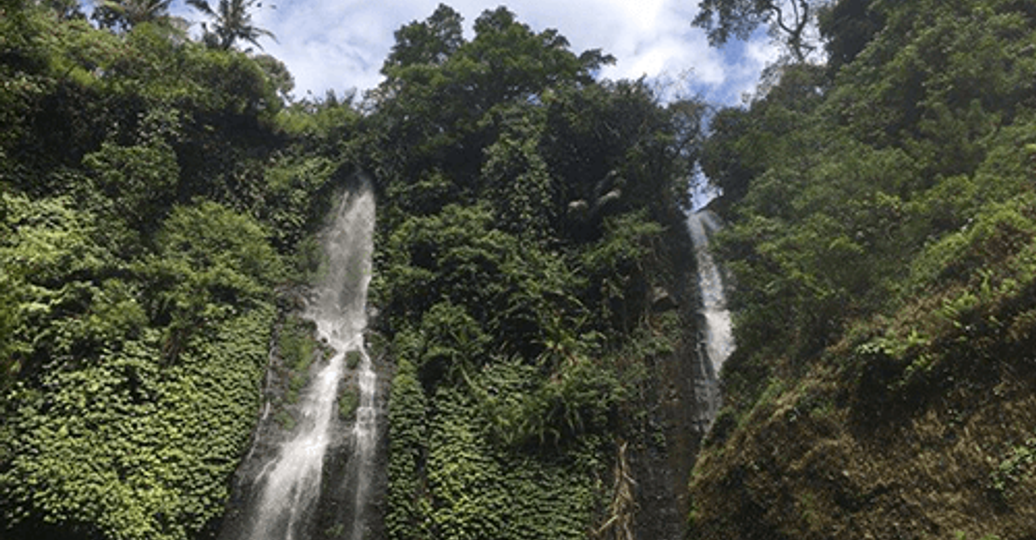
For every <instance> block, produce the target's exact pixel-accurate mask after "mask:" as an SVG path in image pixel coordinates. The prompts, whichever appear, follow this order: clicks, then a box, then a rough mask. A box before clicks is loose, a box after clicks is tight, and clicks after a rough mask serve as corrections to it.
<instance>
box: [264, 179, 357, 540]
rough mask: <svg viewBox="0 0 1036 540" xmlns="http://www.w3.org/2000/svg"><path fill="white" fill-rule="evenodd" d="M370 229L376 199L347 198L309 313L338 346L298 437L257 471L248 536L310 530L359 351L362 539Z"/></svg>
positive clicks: (311, 395) (291, 539) (327, 243)
mask: <svg viewBox="0 0 1036 540" xmlns="http://www.w3.org/2000/svg"><path fill="white" fill-rule="evenodd" d="M373 231H374V197H373V195H372V194H371V193H370V191H369V189H364V190H362V191H361V192H360V193H358V194H355V195H353V196H351V197H346V198H345V199H343V201H342V202H341V205H340V206H339V208H338V209H337V212H336V214H335V221H334V223H333V224H332V225H331V227H330V228H329V229H328V231H327V232H326V236H325V238H324V250H325V253H326V254H327V258H328V265H327V270H326V274H325V276H324V278H323V279H322V280H321V283H320V286H319V287H318V289H317V290H316V291H315V292H316V294H315V298H314V300H313V301H312V302H311V303H310V306H309V309H308V310H307V314H306V315H307V317H309V318H310V319H312V320H313V321H314V322H316V324H317V334H318V337H319V338H320V339H321V340H323V341H325V342H326V343H327V344H329V345H330V346H331V347H332V348H333V349H334V351H335V352H334V355H333V356H332V357H331V359H330V360H329V361H328V362H327V365H325V366H323V367H322V368H321V369H320V370H319V372H318V373H317V374H316V376H315V377H314V380H313V381H312V382H311V383H310V386H309V387H308V388H307V390H306V393H305V395H304V397H303V401H302V403H301V409H300V410H301V417H302V419H301V421H300V422H301V423H300V425H299V427H298V429H297V431H296V434H295V436H294V438H293V439H292V440H290V441H288V442H287V443H286V444H285V445H284V446H283V447H282V448H281V449H280V453H279V455H278V457H277V459H276V460H274V461H271V462H270V463H269V464H268V465H266V467H264V469H263V471H262V472H261V473H260V475H259V482H261V483H262V486H263V487H262V495H261V499H260V502H259V506H258V509H257V516H256V520H255V522H254V525H253V527H252V531H251V536H250V538H254V539H263V540H273V539H278V540H280V539H284V540H295V539H297V538H300V537H301V536H303V535H305V530H306V527H307V525H308V523H307V520H311V519H312V514H313V512H314V511H315V505H316V503H317V502H318V500H319V498H320V492H321V487H322V480H323V478H322V477H323V470H324V456H325V454H326V453H327V449H328V446H329V444H331V443H332V441H331V439H332V436H333V432H334V431H333V427H334V420H335V415H336V412H337V411H336V407H335V402H336V400H337V398H338V386H339V382H340V381H341V379H342V377H343V375H344V373H345V370H346V365H345V364H346V361H345V360H346V357H347V356H348V355H349V354H358V355H359V356H360V363H359V364H358V365H357V376H358V378H359V389H360V405H359V408H358V410H357V413H356V425H355V426H354V428H353V431H352V434H353V456H352V459H350V463H349V467H350V469H351V470H352V469H353V468H355V475H356V478H357V489H356V503H355V504H356V511H355V513H354V519H353V538H355V539H357V540H359V539H360V538H361V537H362V536H358V535H362V531H363V524H362V523H361V518H362V509H363V505H364V502H365V500H366V496H367V491H368V487H369V484H370V476H371V471H370V468H371V466H372V461H373V460H372V455H373V451H374V447H375V443H376V438H377V416H376V410H375V407H374V392H375V387H376V382H377V377H376V375H375V373H374V371H373V369H372V366H371V361H370V358H369V357H368V355H367V352H366V350H365V348H364V342H363V331H364V329H365V328H366V325H367V317H366V311H365V310H366V303H367V286H368V284H369V282H370V277H371V253H372V251H373ZM300 540H301V539H300Z"/></svg>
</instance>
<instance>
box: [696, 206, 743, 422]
mask: <svg viewBox="0 0 1036 540" xmlns="http://www.w3.org/2000/svg"><path fill="white" fill-rule="evenodd" d="M719 228H720V225H719V222H718V221H717V220H716V216H715V215H713V213H712V212H710V211H708V210H700V211H698V212H695V213H693V214H691V215H690V216H689V217H688V218H687V229H688V231H689V232H690V234H691V240H692V241H693V242H694V254H695V257H696V260H697V263H698V289H699V291H700V293H701V309H700V313H701V316H702V321H703V322H704V328H703V331H702V341H701V345H702V346H701V347H700V351H699V355H698V356H699V357H700V358H701V366H702V373H701V374H700V377H699V379H700V381H701V382H700V384H699V385H698V386H697V391H698V392H699V405H700V406H701V414H700V416H699V418H700V421H701V427H702V429H703V430H705V429H708V426H709V425H711V423H712V421H713V420H714V419H715V418H716V414H717V413H718V412H719V406H720V394H719V373H720V369H721V368H722V367H723V362H725V361H726V359H727V358H728V357H729V356H730V354H731V353H732V352H734V336H733V332H732V324H731V320H730V311H729V310H727V298H726V294H725V293H724V290H723V278H722V276H721V275H720V269H719V266H718V265H716V261H714V260H713V258H712V253H711V252H710V251H709V237H710V235H711V234H713V233H714V232H715V231H717V230H718V229H719Z"/></svg>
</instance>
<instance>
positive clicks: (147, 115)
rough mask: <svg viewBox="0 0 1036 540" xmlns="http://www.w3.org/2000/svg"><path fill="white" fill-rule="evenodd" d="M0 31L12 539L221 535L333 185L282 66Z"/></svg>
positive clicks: (160, 46) (155, 33) (72, 15)
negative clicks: (305, 243)
mask: <svg viewBox="0 0 1036 540" xmlns="http://www.w3.org/2000/svg"><path fill="white" fill-rule="evenodd" d="M0 12H2V15H0V50H2V54H0V79H2V81H3V84H2V90H0V115H2V117H0V123H2V129H0V134H2V135H0V137H2V140H0V187H2V194H0V197H2V201H3V202H2V206H0V370H2V371H0V393H2V394H0V395H2V398H0V411H2V412H0V417H2V420H0V509H2V510H0V511H2V516H3V517H2V519H0V521H2V522H3V523H4V529H5V530H4V531H3V532H0V535H2V536H4V537H5V538H12V537H13V538H40V537H54V538H188V537H197V536H198V535H199V534H202V533H204V534H210V533H211V532H212V531H210V530H208V529H209V528H210V527H211V525H212V524H213V523H214V522H215V520H217V519H218V518H219V516H220V515H221V513H222V506H223V503H224V501H225V500H226V497H227V487H228V485H229V482H228V478H229V477H230V475H231V474H232V473H233V471H234V469H235V467H236V466H237V463H238V460H239V459H240V457H241V455H242V453H243V451H244V450H245V449H246V445H247V444H248V441H249V436H250V431H251V429H252V427H253V425H254V423H255V416H256V412H257V410H258V407H259V385H260V382H261V381H262V378H263V374H264V371H265V369H266V364H267V357H268V354H269V344H270V341H271V333H272V332H273V331H274V330H275V321H276V320H277V319H278V318H279V317H281V316H283V313H282V315H278V310H277V305H276V304H277V303H278V301H279V299H285V298H287V297H286V296H285V295H283V294H282V295H278V294H277V293H276V292H275V291H276V288H277V287H280V286H283V285H287V284H290V283H291V282H292V281H297V280H300V279H302V276H303V273H301V270H300V269H302V268H308V266H307V264H308V263H307V262H306V259H305V257H296V256H295V254H296V253H303V254H305V253H308V251H307V250H305V249H300V245H299V244H300V240H301V239H302V238H303V237H305V236H306V235H307V234H308V231H310V230H311V229H312V228H313V227H315V226H316V225H317V224H318V223H319V222H318V220H317V219H315V216H320V215H322V214H323V212H324V210H323V207H324V205H326V204H328V202H327V201H325V200H324V199H326V198H327V190H328V189H331V186H333V184H334V183H335V178H336V174H337V173H336V171H337V166H336V165H334V161H333V160H331V159H330V158H329V157H327V154H326V153H325V152H323V151H321V150H319V149H316V150H314V149H311V148H310V146H311V145H312V143H311V142H310V141H311V137H309V136H308V135H307V132H306V131H305V129H302V128H300V127H298V126H297V125H296V124H298V122H293V118H294V115H295V114H296V113H295V111H294V110H292V109H285V108H284V103H283V101H282V99H281V97H280V96H279V95H278V91H279V90H283V82H284V79H283V78H278V77H277V76H276V75H277V74H278V73H282V72H283V66H278V64H279V63H277V62H276V61H275V60H273V59H270V58H268V57H266V58H262V57H260V58H255V57H250V56H248V55H245V54H243V53H241V52H237V51H234V50H229V51H224V50H217V49H213V48H211V47H207V46H205V45H203V44H199V43H194V42H191V41H188V40H184V39H183V38H182V37H181V36H180V35H179V34H178V33H177V31H176V27H175V25H173V24H171V23H170V21H169V20H168V18H162V17H153V18H152V19H150V20H140V19H137V18H135V17H134V18H133V19H132V21H131V22H127V21H128V20H127V19H125V18H122V19H119V18H118V17H116V19H115V20H121V21H123V23H125V24H124V27H125V29H123V30H120V31H118V32H117V33H112V32H109V31H103V30H98V29H95V28H93V27H92V26H91V25H90V24H88V22H87V21H86V20H85V19H84V18H83V17H82V16H81V15H79V14H77V12H76V10H74V9H71V10H59V9H58V10H56V9H53V8H52V7H50V6H37V5H35V4H27V5H19V4H17V3H16V4H13V5H12V4H10V3H5V4H4V7H3V8H0ZM102 13H103V11H102ZM121 13H123V12H118V13H117V14H121ZM120 28H122V27H120ZM130 28H131V29H130ZM278 67H279V69H278ZM278 83H281V85H280V86H278ZM327 114H331V112H330V111H329V112H328V113H327ZM307 118H310V119H313V121H315V120H316V119H318V118H322V116H321V115H320V114H309V115H307ZM343 123H347V122H346V121H344V120H343ZM338 176H341V175H340V174H338ZM325 187H326V188H327V189H325ZM296 260H298V261H301V262H296ZM281 303H282V304H283V303H284V302H281Z"/></svg>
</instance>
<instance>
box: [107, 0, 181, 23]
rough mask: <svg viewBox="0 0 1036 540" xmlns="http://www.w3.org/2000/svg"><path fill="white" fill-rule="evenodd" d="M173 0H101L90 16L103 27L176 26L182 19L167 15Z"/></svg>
mask: <svg viewBox="0 0 1036 540" xmlns="http://www.w3.org/2000/svg"><path fill="white" fill-rule="evenodd" d="M172 2H173V0H102V2H101V3H100V5H99V6H97V9H95V10H94V13H93V15H92V16H91V17H92V18H93V19H94V20H95V21H97V23H98V24H100V25H101V26H102V27H104V28H110V29H118V30H130V29H132V28H133V27H135V26H137V25H138V24H143V23H148V22H150V23H158V24H160V25H163V26H168V27H171V28H177V27H181V26H184V25H183V19H181V18H179V17H173V16H171V15H169V5H170V4H172Z"/></svg>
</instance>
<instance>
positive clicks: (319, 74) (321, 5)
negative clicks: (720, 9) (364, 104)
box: [171, 0, 777, 105]
mask: <svg viewBox="0 0 1036 540" xmlns="http://www.w3.org/2000/svg"><path fill="white" fill-rule="evenodd" d="M210 1H211V2H212V3H215V1H217V0H210ZM440 1H441V0H263V3H262V6H261V7H259V8H258V9H257V10H256V11H255V12H254V14H253V22H254V23H255V24H256V25H257V26H259V27H261V28H265V29H267V30H270V31H271V32H273V33H274V35H275V36H276V37H277V41H276V42H274V41H272V40H270V39H266V38H263V39H260V44H261V45H262V47H263V50H264V51H265V52H266V53H269V54H271V55H273V56H274V57H276V58H278V59H280V60H281V61H282V62H284V63H285V65H287V66H288V69H289V71H291V73H292V76H293V77H294V79H295V90H294V92H293V94H294V97H295V98H297V99H302V98H306V97H310V95H311V96H312V97H316V98H322V97H323V96H324V95H325V94H326V93H327V91H328V90H331V91H334V92H335V94H337V95H339V96H342V95H345V94H346V93H347V92H348V91H350V90H351V89H355V90H356V91H357V92H358V94H359V95H361V96H362V93H363V92H364V91H365V90H369V89H371V88H373V87H375V86H376V85H377V84H378V83H379V82H380V81H381V75H380V73H379V71H380V69H381V65H382V63H383V62H384V60H385V58H386V57H387V56H388V54H389V51H390V50H391V48H392V45H393V44H394V42H395V37H394V33H395V31H396V30H397V29H398V28H399V27H401V26H403V25H405V24H408V23H410V22H413V21H423V20H425V19H427V18H428V17H429V16H430V15H431V14H432V12H434V11H435V9H436V7H437V6H438V5H439V3H440ZM442 3H446V4H447V5H449V6H450V7H452V8H453V9H454V10H456V11H457V12H458V13H460V14H461V15H462V16H463V17H464V27H465V33H466V36H467V37H468V38H470V37H472V34H473V31H472V26H473V25H474V21H475V19H476V18H478V16H479V15H480V14H481V13H482V12H483V11H485V10H487V9H495V8H496V7H498V6H499V5H501V4H503V5H506V6H507V8H508V9H509V10H511V11H512V12H513V13H515V14H516V15H517V18H518V20H519V22H522V23H524V24H527V25H529V26H530V27H531V28H532V30H533V31H536V32H540V31H543V30H546V29H548V28H554V29H557V30H558V31H559V32H560V33H561V35H563V36H565V37H566V38H567V39H568V41H569V43H570V46H571V50H572V51H573V52H575V53H576V54H579V53H581V52H583V51H585V50H588V49H601V50H602V51H603V52H604V53H607V54H611V55H612V56H614V57H615V58H616V60H617V61H616V63H615V64H614V65H612V66H607V67H605V68H604V69H603V70H602V72H601V77H602V78H607V79H612V80H619V79H637V78H640V77H642V76H646V77H647V79H648V80H649V81H651V82H652V83H653V84H655V85H657V87H658V88H660V89H661V90H662V91H664V92H665V95H666V96H667V97H669V98H672V97H691V96H701V97H704V98H705V99H707V100H708V101H709V102H712V103H715V104H724V105H735V104H738V103H740V102H741V98H742V95H743V94H745V93H746V92H751V91H752V90H753V89H754V88H755V85H756V83H757V82H758V79H759V73H760V71H761V70H762V69H763V68H764V67H765V66H766V65H767V64H768V63H769V62H771V61H773V60H774V59H776V57H777V51H776V50H775V49H774V47H773V46H771V45H770V43H769V40H768V38H767V37H766V36H765V34H763V35H760V36H759V37H758V38H756V39H753V40H751V41H749V42H734V43H730V44H728V45H727V46H725V47H723V48H722V49H716V48H713V47H710V46H709V45H708V42H707V40H706V38H705V33H704V31H702V30H701V29H699V28H694V27H692V26H691V21H692V20H693V19H694V15H695V12H696V10H697V1H696V0H679V1H678V0H509V1H507V2H506V3H504V2H502V1H501V0H495V1H494V0H490V1H482V0H448V1H445V2H442ZM171 11H172V12H173V13H174V14H177V15H181V16H183V17H185V18H187V19H188V20H189V21H196V22H201V21H202V20H203V17H202V16H201V15H200V14H199V13H197V12H196V11H194V10H192V9H191V8H188V7H186V6H185V5H184V4H183V2H182V0H176V2H174V4H173V6H172V9H171ZM198 31H199V30H198V25H195V26H194V27H193V28H192V32H194V33H196V32H198Z"/></svg>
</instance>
